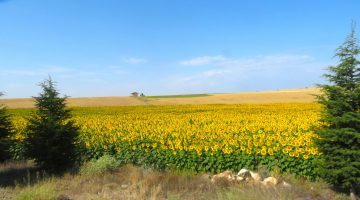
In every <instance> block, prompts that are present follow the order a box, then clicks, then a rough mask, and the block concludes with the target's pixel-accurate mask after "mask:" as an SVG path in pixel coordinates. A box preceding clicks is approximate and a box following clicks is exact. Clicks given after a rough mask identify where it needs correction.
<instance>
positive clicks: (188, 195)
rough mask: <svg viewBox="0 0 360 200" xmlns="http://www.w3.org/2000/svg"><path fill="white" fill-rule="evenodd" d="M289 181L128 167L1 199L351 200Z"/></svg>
mask: <svg viewBox="0 0 360 200" xmlns="http://www.w3.org/2000/svg"><path fill="white" fill-rule="evenodd" d="M20 166H23V167H24V168H29V167H32V166H31V164H29V163H19V164H6V165H2V166H1V167H0V169H2V170H3V171H2V172H5V171H8V170H6V168H9V167H10V168H14V167H15V168H16V169H19V168H20ZM1 175H4V174H1ZM1 177H2V176H1ZM286 180H288V182H290V183H291V184H292V185H293V186H292V187H291V188H285V187H280V186H277V187H263V186H260V185H245V184H235V183H227V182H223V183H219V184H213V183H212V182H211V181H210V179H209V175H205V174H203V175H201V174H198V175H194V174H179V173H177V174H176V173H173V172H160V171H156V170H152V169H143V168H139V167H134V166H123V167H119V168H118V169H116V170H114V171H111V172H107V173H104V174H99V175H79V174H75V175H73V174H66V175H64V176H63V177H50V178H44V177H38V179H37V181H33V182H32V183H31V184H17V185H16V186H13V185H9V186H6V185H2V186H1V187H0V199H13V198H15V199H31V197H32V198H33V199H55V198H56V199H76V200H87V199H99V200H100V199H102V200H105V199H114V200H116V199H134V200H135V199H136V200H142V199H169V200H170V199H172V200H175V199H189V200H192V199H194V200H195V199H200V200H201V199H204V200H205V199H206V200H208V199H209V200H212V199H214V200H215V199H220V200H221V199H234V200H235V199H256V200H265V199H266V200H272V199H273V200H282V199H283V200H285V199H319V200H320V199H321V200H322V199H324V200H325V199H326V200H328V199H329V200H332V199H346V197H344V196H343V195H339V194H337V193H335V192H333V191H332V190H330V189H329V187H328V186H327V185H325V184H323V183H313V182H309V181H305V180H299V179H295V178H294V177H291V176H290V177H287V178H286ZM0 182H1V181H0Z"/></svg>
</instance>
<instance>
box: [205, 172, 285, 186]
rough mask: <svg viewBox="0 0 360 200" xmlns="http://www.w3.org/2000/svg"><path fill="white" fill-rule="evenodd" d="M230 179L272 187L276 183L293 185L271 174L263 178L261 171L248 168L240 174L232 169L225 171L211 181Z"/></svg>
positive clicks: (233, 181)
mask: <svg viewBox="0 0 360 200" xmlns="http://www.w3.org/2000/svg"><path fill="white" fill-rule="evenodd" d="M224 180H225V181H228V182H232V183H242V182H244V183H255V184H262V185H264V186H268V187H272V186H276V185H280V186H283V187H291V185H290V184H289V183H287V182H285V181H281V182H280V181H279V180H278V179H277V178H275V177H272V176H269V177H267V178H264V179H263V178H262V177H261V175H260V174H259V173H256V172H252V171H250V170H247V169H241V170H240V171H239V173H238V174H234V173H232V172H231V171H224V172H222V173H220V174H216V175H214V176H212V177H211V181H212V182H213V183H217V182H219V181H224Z"/></svg>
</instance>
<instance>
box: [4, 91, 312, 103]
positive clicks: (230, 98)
mask: <svg viewBox="0 0 360 200" xmlns="http://www.w3.org/2000/svg"><path fill="white" fill-rule="evenodd" d="M318 93H319V89H316V88H308V89H292V90H278V91H266V92H242V93H232V94H211V95H209V96H200V97H181V98H180V97H179V98H157V99H156V98H155V99H153V98H150V99H147V98H134V97H89V98H69V99H68V104H69V106H71V107H101V106H135V105H147V104H150V105H174V104H243V103H283V102H312V101H314V100H315V98H314V96H312V94H318ZM0 104H5V105H6V106H7V107H9V108H32V107H34V101H33V100H32V99H30V98H21V99H0Z"/></svg>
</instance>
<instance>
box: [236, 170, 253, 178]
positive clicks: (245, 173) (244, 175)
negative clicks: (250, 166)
mask: <svg viewBox="0 0 360 200" xmlns="http://www.w3.org/2000/svg"><path fill="white" fill-rule="evenodd" d="M237 175H238V176H240V177H242V178H244V179H245V178H248V177H250V176H251V174H250V171H249V170H247V169H241V170H240V171H239V173H238V174H237Z"/></svg>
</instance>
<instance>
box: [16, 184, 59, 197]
mask: <svg viewBox="0 0 360 200" xmlns="http://www.w3.org/2000/svg"><path fill="white" fill-rule="evenodd" d="M57 196H58V194H57V191H56V189H55V188H54V187H53V186H52V185H51V184H50V183H43V184H37V185H35V186H32V187H27V188H25V189H24V190H22V192H21V193H20V194H19V195H17V196H16V197H15V200H56V199H57Z"/></svg>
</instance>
